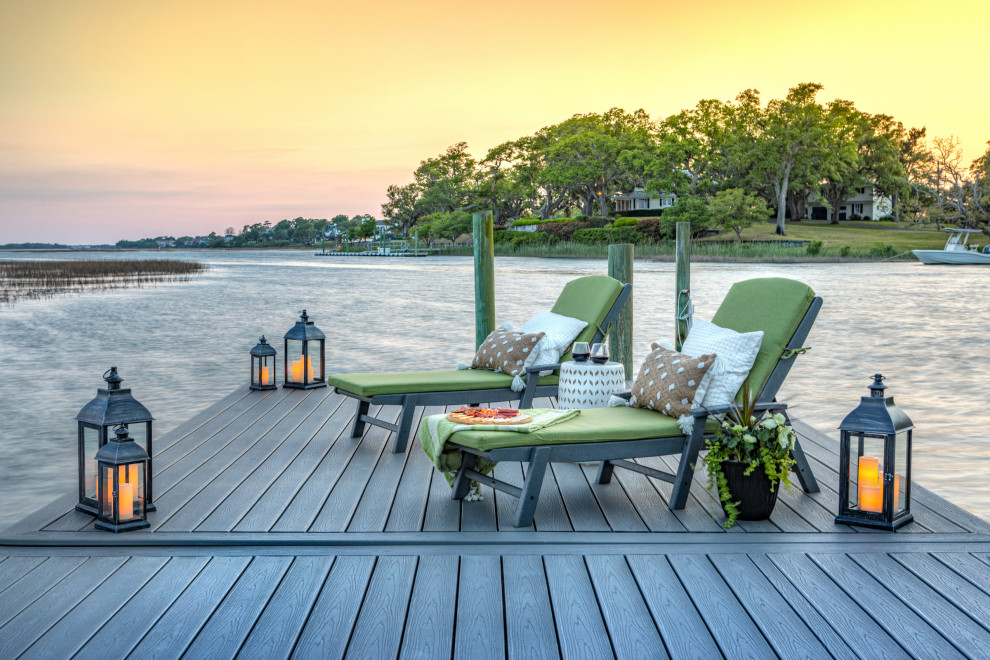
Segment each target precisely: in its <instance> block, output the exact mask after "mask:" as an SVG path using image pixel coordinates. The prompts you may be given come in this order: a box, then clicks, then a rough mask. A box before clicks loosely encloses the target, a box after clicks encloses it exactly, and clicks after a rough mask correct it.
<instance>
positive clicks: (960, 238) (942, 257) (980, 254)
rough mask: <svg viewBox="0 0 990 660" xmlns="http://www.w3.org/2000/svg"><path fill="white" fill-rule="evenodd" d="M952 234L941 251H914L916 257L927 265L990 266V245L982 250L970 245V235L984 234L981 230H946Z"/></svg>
mask: <svg viewBox="0 0 990 660" xmlns="http://www.w3.org/2000/svg"><path fill="white" fill-rule="evenodd" d="M944 231H947V232H950V236H949V240H948V241H946V242H945V247H944V248H942V249H941V250H912V252H914V256H916V257H918V259H919V260H920V261H921V262H922V263H925V264H953V265H959V264H987V265H990V245H987V246H984V248H983V249H982V250H980V248H979V247H978V246H976V245H968V244H967V241H968V240H969V235H970V234H982V233H983V232H982V231H981V230H979V229H945V230H944Z"/></svg>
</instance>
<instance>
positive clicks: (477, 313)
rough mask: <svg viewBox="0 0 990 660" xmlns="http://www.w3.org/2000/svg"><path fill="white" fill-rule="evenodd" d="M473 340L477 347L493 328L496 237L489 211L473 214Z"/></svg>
mask: <svg viewBox="0 0 990 660" xmlns="http://www.w3.org/2000/svg"><path fill="white" fill-rule="evenodd" d="M473 217H474V338H475V345H476V348H477V347H480V346H481V344H482V343H483V342H484V341H485V338H486V337H487V336H488V335H489V334H491V332H492V330H494V329H495V235H494V229H493V228H492V212H491V211H481V212H479V213H475V214H474V216H473Z"/></svg>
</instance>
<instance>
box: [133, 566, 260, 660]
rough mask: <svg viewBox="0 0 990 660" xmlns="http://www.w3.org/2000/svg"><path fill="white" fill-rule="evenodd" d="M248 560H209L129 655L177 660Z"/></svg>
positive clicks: (242, 570)
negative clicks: (154, 656) (173, 659)
mask: <svg viewBox="0 0 990 660" xmlns="http://www.w3.org/2000/svg"><path fill="white" fill-rule="evenodd" d="M250 561H251V558H250V557H213V558H212V559H210V563H209V564H207V565H206V567H205V568H204V569H203V570H202V571H200V573H199V574H198V575H197V576H196V578H195V579H194V580H193V581H192V584H190V585H189V587H187V588H186V589H185V591H183V592H182V595H181V596H179V597H178V598H177V599H176V601H175V602H174V603H172V606H171V607H169V608H168V611H166V612H165V613H164V614H163V615H162V616H161V618H160V619H158V621H157V622H155V625H154V627H152V628H151V630H149V631H148V634H146V635H145V636H144V638H142V639H141V641H140V643H139V644H138V645H137V646H136V647H134V650H133V651H132V655H133V656H134V657H136V658H147V657H151V656H152V655H156V656H159V657H164V658H178V657H179V656H181V655H182V653H183V652H184V651H185V650H186V648H187V647H188V646H189V644H191V643H192V641H193V639H194V638H195V637H196V635H197V633H199V631H200V629H201V628H202V627H203V625H204V624H205V623H206V621H207V620H208V619H209V618H210V616H211V615H212V614H213V612H214V610H216V608H217V606H218V605H219V604H220V602H221V601H222V600H223V599H224V597H225V596H226V595H227V592H229V591H230V589H231V587H233V586H234V583H235V582H237V579H238V578H239V577H240V576H241V574H242V573H243V572H244V569H245V568H247V565H248V563H249V562H250Z"/></svg>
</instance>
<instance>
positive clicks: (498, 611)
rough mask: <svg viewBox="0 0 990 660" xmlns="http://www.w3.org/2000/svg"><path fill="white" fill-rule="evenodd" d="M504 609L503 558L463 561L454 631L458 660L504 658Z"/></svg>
mask: <svg viewBox="0 0 990 660" xmlns="http://www.w3.org/2000/svg"><path fill="white" fill-rule="evenodd" d="M448 579H450V578H448ZM502 608H503V602H502V562H501V560H500V558H499V557H498V556H492V555H466V556H463V557H461V570H460V574H459V579H458V582H457V626H456V627H455V628H454V658H455V659H457V658H463V659H464V660H476V659H477V660H481V659H484V658H491V659H492V660H501V659H502V658H504V657H505V632H504V631H505V628H504V623H503V622H504V621H505V612H504V611H503V609H502Z"/></svg>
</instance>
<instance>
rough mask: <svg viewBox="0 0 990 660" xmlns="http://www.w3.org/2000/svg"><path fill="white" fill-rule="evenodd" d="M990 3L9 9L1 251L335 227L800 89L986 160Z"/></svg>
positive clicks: (175, 4) (205, 4)
mask: <svg viewBox="0 0 990 660" xmlns="http://www.w3.org/2000/svg"><path fill="white" fill-rule="evenodd" d="M988 18H990V8H988V5H987V4H986V3H984V2H951V1H948V2H939V3H933V2H912V1H898V2H894V1H887V0H878V1H875V2H869V3H863V2H848V1H845V0H839V1H833V2H827V3H822V2H816V3H803V2H778V1H777V0H764V1H762V2H750V1H746V0H743V1H733V2H725V1H704V0H701V1H696V2H640V1H633V0H618V1H614V2H587V1H584V0H577V1H574V0H569V1H566V2H564V1H552V2H540V1H539V0H530V1H527V2H520V1H516V0H508V1H502V2H498V3H465V2H463V1H460V2H454V1H447V0H424V1H422V2H380V1H376V0H366V1H364V2H350V3H333V2H298V1H292V0H289V1H286V2H270V1H269V2H252V1H241V2H217V1H212V0H197V1H196V2H184V1H168V0H166V1H164V2H155V3H152V2H142V1H139V2H134V1H128V2H124V1H120V2H117V1H113V2H111V1H106V0H85V1H79V0H74V1H67V0H62V1H55V0H31V1H30V2H27V1H20V0H0V244H2V243H8V242H21V241H57V242H63V243H99V242H115V241H117V240H118V239H121V238H127V239H137V238H140V237H145V236H157V235H163V234H166V235H174V236H180V235H184V234H188V235H197V234H207V233H209V232H210V231H217V232H218V233H221V232H222V231H223V229H224V228H225V227H227V226H231V225H233V226H235V227H237V228H240V227H241V226H243V225H245V224H252V223H255V222H263V221H265V220H271V221H278V220H280V219H283V218H293V217H296V216H304V217H316V218H329V217H332V216H334V215H336V214H338V213H346V214H349V215H353V214H356V213H372V214H374V215H375V216H376V217H380V215H381V209H380V205H381V203H382V201H383V200H384V193H385V188H386V187H387V186H388V185H389V184H391V183H399V184H404V183H407V182H408V181H410V180H411V172H412V170H413V169H414V168H415V167H416V165H417V164H418V163H419V161H421V160H422V159H424V158H427V157H431V156H434V155H436V154H438V153H440V152H442V151H443V150H444V149H446V147H447V146H449V145H451V144H453V143H456V142H459V141H466V142H467V143H468V144H469V145H470V150H471V152H472V153H473V154H474V155H476V156H483V155H484V152H485V151H486V150H487V149H488V148H490V147H492V146H494V145H496V144H498V143H501V142H503V141H505V140H511V139H515V138H518V137H520V136H523V135H527V134H531V133H533V132H534V131H536V130H538V129H539V128H541V127H543V126H546V125H549V124H554V123H557V122H560V121H563V120H564V119H566V118H567V117H569V116H571V115H573V114H575V113H583V112H601V111H604V110H607V109H608V108H610V107H613V106H618V107H622V108H625V109H626V110H630V111H632V110H636V109H637V108H643V109H645V110H646V111H647V112H648V113H649V114H650V115H651V116H652V117H654V118H658V117H665V116H667V115H670V114H673V113H675V112H677V111H679V110H681V109H683V108H688V107H692V106H694V105H695V104H696V103H697V101H698V100H699V99H702V98H718V99H723V100H727V99H732V98H734V97H735V95H736V94H737V93H738V92H740V91H741V90H743V89H747V88H755V89H758V90H759V91H760V92H761V94H762V97H763V98H764V99H770V98H776V97H780V96H783V95H784V94H786V93H787V90H788V88H790V87H792V86H794V85H796V84H798V83H801V82H820V83H822V84H824V85H825V90H824V92H823V94H822V95H821V96H820V97H819V99H820V100H822V101H828V100H832V99H834V98H844V99H848V100H851V101H853V102H854V103H855V104H856V106H857V107H858V108H860V109H861V110H864V111H866V112H872V113H881V112H882V113H887V114H890V115H893V116H894V117H895V118H896V119H897V120H899V121H902V122H903V123H904V124H905V125H906V126H926V127H927V128H928V134H929V136H930V137H931V136H948V135H955V136H956V137H958V138H959V139H960V140H961V142H962V146H963V148H964V152H965V160H966V162H967V163H968V162H969V161H970V160H972V159H974V158H976V157H977V156H979V155H980V154H982V153H983V152H984V150H985V149H986V142H987V140H990V84H988V83H987V77H986V72H987V62H986V40H987V34H988V33H987V29H988V25H990V21H988Z"/></svg>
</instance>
